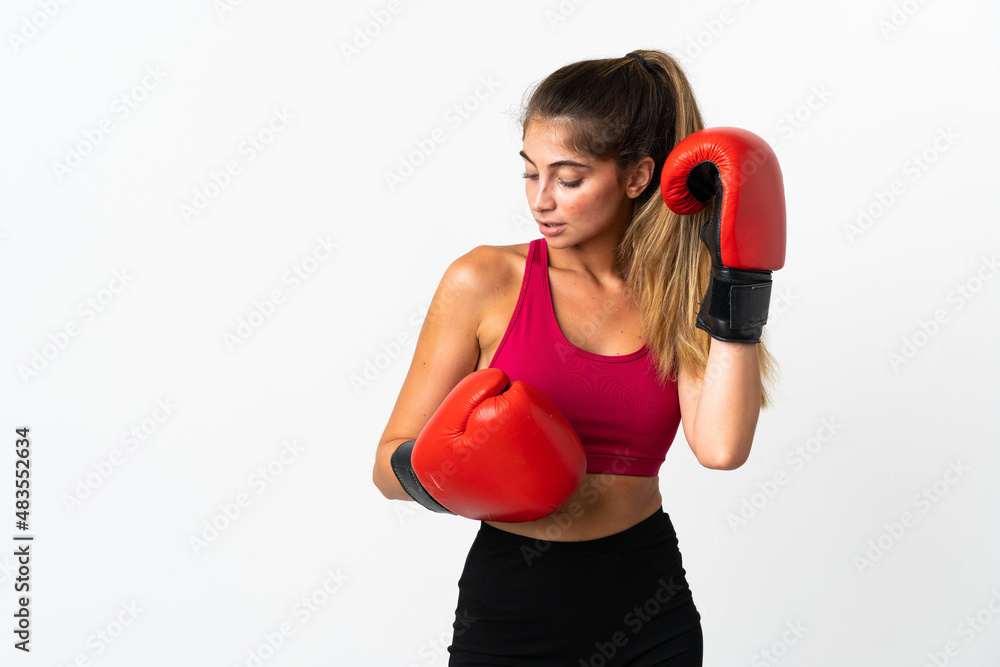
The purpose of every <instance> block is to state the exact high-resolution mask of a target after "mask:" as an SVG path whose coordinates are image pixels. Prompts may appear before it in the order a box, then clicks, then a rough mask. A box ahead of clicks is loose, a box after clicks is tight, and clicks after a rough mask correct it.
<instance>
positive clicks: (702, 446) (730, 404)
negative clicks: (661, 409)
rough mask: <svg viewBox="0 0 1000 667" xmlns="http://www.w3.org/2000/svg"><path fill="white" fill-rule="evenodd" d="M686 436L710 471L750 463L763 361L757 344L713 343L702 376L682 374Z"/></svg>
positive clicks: (681, 395)
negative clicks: (747, 461)
mask: <svg viewBox="0 0 1000 667" xmlns="http://www.w3.org/2000/svg"><path fill="white" fill-rule="evenodd" d="M677 389H678V394H679V397H680V406H681V419H682V423H683V427H684V437H685V438H686V439H687V441H688V444H690V445H691V450H692V451H693V452H694V455H695V457H697V459H698V462H699V463H701V464H702V465H703V466H705V467H706V468H715V469H718V470H734V469H736V468H739V467H740V466H741V465H743V464H744V463H746V460H747V458H748V457H749V456H750V446H751V445H752V444H753V435H754V431H755V430H756V429H757V418H758V417H759V416H760V402H761V377H760V359H759V357H758V355H757V345H756V344H754V343H730V342H726V341H720V340H716V339H714V338H713V339H712V341H711V347H710V348H709V353H708V363H707V365H706V367H705V373H704V375H702V376H695V375H693V374H691V373H690V372H688V371H687V370H686V369H683V368H682V369H680V371H679V373H678V381H677Z"/></svg>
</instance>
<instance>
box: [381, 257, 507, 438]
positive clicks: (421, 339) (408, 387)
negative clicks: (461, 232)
mask: <svg viewBox="0 0 1000 667" xmlns="http://www.w3.org/2000/svg"><path fill="white" fill-rule="evenodd" d="M491 250H492V251H494V252H495V251H496V250H497V249H495V248H490V247H489V246H478V247H476V248H474V249H473V250H471V251H470V252H468V253H466V254H465V255H462V256H461V257H459V258H458V259H456V260H455V261H454V262H452V263H451V265H450V266H448V268H447V270H446V271H445V273H444V276H443V277H442V279H441V282H440V284H439V285H438V288H437V291H435V293H434V297H433V298H432V299H431V304H430V307H429V308H428V310H427V316H426V317H425V318H424V322H423V324H422V326H421V328H420V334H419V336H418V338H417V344H416V347H415V349H414V352H413V360H412V361H411V363H410V369H409V371H408V372H407V374H406V378H405V379H404V381H403V386H402V389H400V392H399V396H398V397H397V399H396V404H395V406H394V407H393V410H392V413H391V415H390V417H389V421H388V423H387V424H386V427H385V431H384V432H383V434H382V438H381V440H380V444H382V443H388V442H391V441H394V440H400V439H410V438H415V437H416V436H417V435H418V434H419V433H420V431H421V430H422V429H423V427H424V425H425V424H426V423H427V421H428V419H430V417H431V415H432V414H434V412H435V411H436V410H437V408H438V407H439V406H440V405H441V403H442V402H443V401H444V398H445V396H447V395H448V393H449V392H450V391H451V390H452V389H453V388H454V387H455V385H456V384H458V382H459V381H460V380H461V379H462V378H463V377H465V376H466V375H468V374H469V373H471V372H473V371H474V370H475V369H476V365H477V364H478V361H479V356H480V346H479V338H478V330H479V325H480V322H481V321H482V318H483V314H484V312H485V309H486V305H487V303H488V299H489V297H490V295H491V294H492V293H493V283H494V280H495V277H494V275H493V273H494V272H495V271H496V261H495V257H494V256H493V255H492V254H491Z"/></svg>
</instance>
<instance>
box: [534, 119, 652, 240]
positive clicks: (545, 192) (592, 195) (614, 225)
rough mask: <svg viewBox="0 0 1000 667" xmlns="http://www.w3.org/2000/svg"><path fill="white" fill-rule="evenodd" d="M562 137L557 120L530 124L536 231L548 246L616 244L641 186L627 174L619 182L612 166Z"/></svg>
mask: <svg viewBox="0 0 1000 667" xmlns="http://www.w3.org/2000/svg"><path fill="white" fill-rule="evenodd" d="M564 136H565V130H564V125H563V123H561V122H558V121H556V122H552V121H546V120H532V121H530V122H529V123H528V125H527V127H526V128H525V132H524V148H523V150H522V151H521V157H522V158H524V167H525V173H524V178H525V181H524V191H525V194H526V195H527V197H528V205H529V206H530V207H531V212H532V214H533V216H534V218H535V221H536V222H537V223H538V228H539V230H540V231H541V233H542V234H543V235H544V236H545V237H546V239H547V242H548V244H549V246H550V247H553V246H554V247H560V248H563V247H570V246H574V245H577V244H579V243H581V242H583V241H586V240H589V239H592V238H595V237H601V236H608V237H609V238H613V239H614V240H615V241H616V242H617V240H618V239H619V238H620V236H621V234H623V233H624V231H625V228H626V227H627V225H628V222H629V220H630V218H631V215H632V198H633V197H635V196H638V194H639V193H641V192H642V187H638V189H636V188H637V186H636V184H635V183H634V182H633V181H634V177H633V176H630V175H629V174H626V175H624V176H622V177H620V176H619V173H618V169H617V167H616V165H615V163H614V161H612V160H595V159H594V158H591V157H587V156H585V155H580V154H579V153H576V152H574V151H573V150H571V149H570V148H569V147H568V146H567V144H566V142H565V141H564ZM650 162H652V160H650ZM648 180H649V179H648V177H646V179H645V181H644V182H643V183H642V185H643V186H645V183H646V182H648ZM633 191H635V194H632V192H633Z"/></svg>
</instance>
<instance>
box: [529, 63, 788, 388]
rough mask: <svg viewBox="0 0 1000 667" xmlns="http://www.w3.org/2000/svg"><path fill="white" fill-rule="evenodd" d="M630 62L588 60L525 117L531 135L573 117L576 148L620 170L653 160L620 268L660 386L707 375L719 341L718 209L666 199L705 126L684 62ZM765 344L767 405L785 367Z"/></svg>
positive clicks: (553, 81)
mask: <svg viewBox="0 0 1000 667" xmlns="http://www.w3.org/2000/svg"><path fill="white" fill-rule="evenodd" d="M632 53H635V54H636V55H638V56H640V57H641V59H642V62H640V61H639V60H638V59H636V58H632V57H630V56H623V57H621V58H607V59H600V60H584V61H581V62H577V63H573V64H570V65H566V66H565V67H562V68H560V69H558V70H556V71H555V72H553V73H552V74H550V75H549V76H548V77H546V78H545V79H544V80H542V81H541V82H540V83H539V84H538V85H537V86H536V87H535V88H534V90H533V91H532V92H531V93H530V97H529V98H528V101H527V102H526V104H525V105H524V107H523V111H522V114H521V127H522V132H523V131H524V130H525V129H526V128H527V126H528V123H530V122H531V121H532V120H560V121H562V120H565V121H569V122H568V123H566V124H565V127H566V128H567V129H568V137H569V139H568V140H569V143H570V147H571V148H572V149H573V150H575V151H577V152H579V153H581V154H583V155H589V156H591V157H594V158H596V159H600V160H614V161H615V162H616V164H617V165H618V168H619V170H620V171H624V170H625V169H627V168H628V167H630V166H633V165H634V164H636V163H637V162H638V161H639V160H641V159H642V158H644V157H646V156H649V157H651V158H653V162H654V169H653V179H652V181H651V182H650V183H649V185H648V186H647V187H646V189H645V190H644V191H643V193H642V194H641V195H640V196H639V197H638V198H637V199H636V200H635V201H634V204H633V211H632V222H631V223H630V224H629V226H628V229H627V230H626V232H625V235H624V237H623V238H622V241H621V244H620V245H619V247H618V253H617V262H618V266H619V267H620V268H621V271H622V275H623V276H624V280H625V286H626V290H627V291H628V293H629V295H630V296H631V297H632V299H633V300H634V301H635V303H636V305H637V307H638V310H639V317H640V321H641V323H642V334H643V337H644V338H645V340H646V344H647V346H648V347H649V349H650V351H651V352H652V353H653V354H654V356H655V359H656V367H657V371H658V377H659V380H660V382H666V381H667V380H668V379H676V376H677V369H678V368H684V369H686V370H687V371H688V372H690V373H693V374H695V375H699V376H700V375H702V374H704V372H705V368H706V364H707V361H708V352H709V347H710V346H711V341H712V338H711V336H709V335H708V333H706V332H705V331H702V330H701V329H698V328H697V327H696V326H695V319H696V315H697V313H698V309H699V307H700V305H701V300H702V298H703V296H704V295H705V290H706V289H707V288H708V280H709V277H710V276H709V271H710V268H711V258H710V256H709V253H708V249H707V248H706V247H705V246H704V244H703V243H702V241H701V237H700V234H699V233H700V230H701V226H702V224H703V223H704V222H705V221H706V220H707V219H708V217H709V215H710V214H711V210H712V206H713V204H714V201H713V202H710V203H709V205H708V206H707V207H706V208H705V209H704V210H703V211H701V212H699V213H696V214H694V215H686V216H682V215H678V214H676V213H674V212H673V211H671V210H670V209H669V208H668V207H667V205H666V204H664V202H663V198H662V197H661V196H660V194H659V190H660V171H661V170H662V168H663V163H664V162H665V161H666V158H667V155H668V154H669V153H670V151H671V150H672V149H673V147H674V146H676V145H677V143H678V142H680V141H681V140H682V139H684V137H686V136H688V135H689V134H693V133H694V132H697V131H698V130H701V129H704V127H705V126H704V123H703V121H702V117H701V112H700V111H699V109H698V104H697V101H696V100H695V96H694V92H693V91H692V90H691V85H690V84H689V83H688V79H687V76H685V74H684V72H683V70H682V69H681V67H680V65H679V64H678V63H677V61H676V60H674V58H673V57H671V56H670V55H668V54H666V53H663V52H662V51H654V50H637V51H633V52H632ZM757 345H758V350H757V352H758V357H759V359H760V373H761V379H762V381H763V386H762V387H761V407H767V406H768V405H769V403H770V393H771V392H770V390H769V387H770V385H771V384H773V382H774V376H775V375H776V373H777V362H776V360H775V359H774V357H773V355H772V354H771V353H770V351H769V350H768V348H767V345H766V343H765V342H764V341H763V339H762V340H761V342H760V343H757Z"/></svg>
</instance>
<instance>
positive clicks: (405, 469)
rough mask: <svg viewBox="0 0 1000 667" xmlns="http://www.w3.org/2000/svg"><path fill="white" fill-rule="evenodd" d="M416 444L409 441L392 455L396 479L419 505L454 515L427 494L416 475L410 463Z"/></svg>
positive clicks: (413, 441) (391, 461) (391, 460)
mask: <svg viewBox="0 0 1000 667" xmlns="http://www.w3.org/2000/svg"><path fill="white" fill-rule="evenodd" d="M415 442H416V440H407V441H406V442H404V443H403V444H401V445H400V446H399V447H396V451H394V452H393V453H392V457H390V459H389V462H390V464H391V465H392V472H393V473H394V474H395V475H396V479H398V480H399V483H400V485H402V487H403V490H404V491H406V493H407V494H409V496H410V497H411V498H413V499H414V500H416V501H417V502H418V503H419V504H421V505H423V506H424V507H426V508H427V509H429V510H431V511H433V512H442V513H444V514H454V512H452V511H451V510H450V509H448V508H447V507H445V506H444V505H442V504H441V503H439V502H438V501H436V500H434V498H432V497H431V494H429V493H427V489H425V488H424V485H423V484H421V483H420V480H419V479H417V475H416V473H415V472H413V464H412V463H411V462H410V456H411V453H412V452H413V445H414V443H415Z"/></svg>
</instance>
